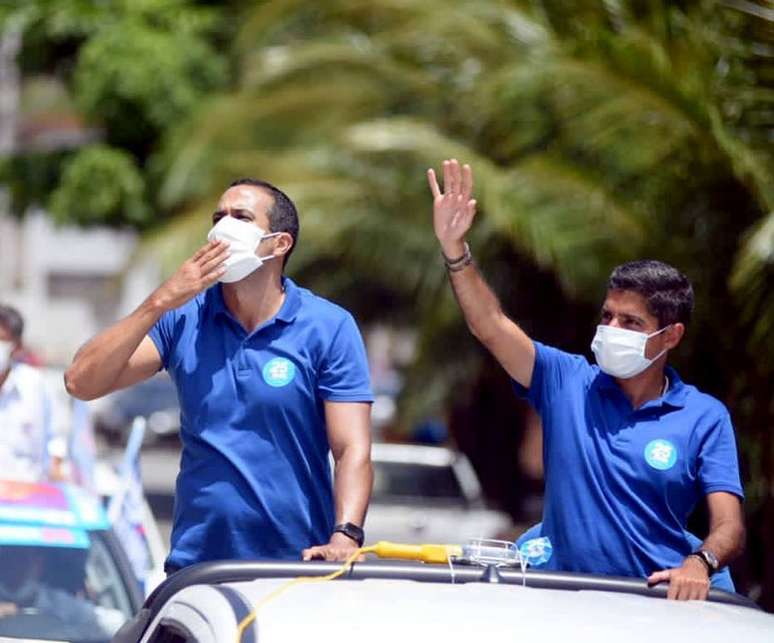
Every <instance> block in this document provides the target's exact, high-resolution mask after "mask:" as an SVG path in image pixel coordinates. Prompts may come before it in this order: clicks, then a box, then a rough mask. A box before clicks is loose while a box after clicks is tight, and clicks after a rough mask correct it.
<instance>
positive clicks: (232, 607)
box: [114, 561, 774, 643]
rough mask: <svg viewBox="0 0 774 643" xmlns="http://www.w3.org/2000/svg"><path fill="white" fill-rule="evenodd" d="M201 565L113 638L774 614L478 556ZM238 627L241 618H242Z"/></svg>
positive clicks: (462, 634) (713, 633) (596, 629)
mask: <svg viewBox="0 0 774 643" xmlns="http://www.w3.org/2000/svg"><path fill="white" fill-rule="evenodd" d="M340 569H341V567H340V565H339V564H337V563H326V562H316V561H314V562H295V561H294V562H237V561H225V562H221V563H201V564H199V565H193V566H191V567H189V568H186V569H183V570H181V571H180V572H177V573H176V574H173V575H172V576H171V577H170V578H168V579H167V580H165V581H164V583H162V584H161V585H160V586H159V587H158V588H157V589H156V591H155V592H154V593H153V594H152V595H151V596H150V597H149V598H148V600H147V601H146V603H145V606H144V608H143V609H142V610H141V611H140V613H139V614H138V615H137V617H135V619H133V620H132V621H131V622H130V623H127V624H126V625H125V626H124V627H123V628H122V629H121V631H120V632H119V633H118V634H117V635H116V638H115V639H114V643H136V642H137V641H140V642H141V643H167V642H174V643H194V642H195V643H238V642H239V641H241V642H243V643H249V642H256V641H261V643H274V642H277V641H315V643H326V642H328V641H330V642H336V643H340V641H341V640H342V638H345V639H346V638H356V639H358V640H364V641H390V642H393V641H443V642H444V643H458V642H459V643H463V642H464V643H469V642H470V641H478V640H487V641H541V642H542V643H566V642H568V641H573V642H574V643H621V642H622V641H626V642H627V643H652V642H653V641H654V639H655V640H658V641H659V643H684V641H688V640H692V639H694V638H696V636H697V633H700V636H701V639H702V643H728V642H729V641H744V643H769V642H770V641H771V640H772V638H771V637H772V633H774V616H772V615H770V614H765V613H763V612H762V611H760V610H759V609H757V607H756V606H755V605H754V604H753V603H752V602H751V601H750V600H749V599H746V598H744V597H742V596H738V595H736V594H729V593H726V592H723V591H719V590H712V591H711V593H710V597H709V601H707V602H699V601H685V602H678V601H667V600H665V599H664V596H665V595H666V587H664V586H663V585H660V586H656V587H648V585H647V583H646V581H645V579H631V578H616V577H603V576H592V575H587V574H565V573H560V572H545V571H542V572H541V571H531V570H529V569H527V570H526V571H522V570H521V569H520V568H518V567H511V568H503V567H499V568H498V567H494V566H492V565H490V566H477V565H475V564H467V565H464V564H456V563H455V564H454V566H453V568H452V567H451V566H450V565H447V564H440V565H433V564H423V563H414V562H392V561H376V562H370V561H366V562H361V563H357V564H355V565H354V566H353V567H352V568H351V569H350V570H348V571H345V572H344V573H343V575H342V576H341V577H340V579H339V580H333V581H331V582H325V579H324V578H323V576H324V575H326V574H332V573H334V572H336V571H337V570H340ZM240 624H241V627H240Z"/></svg>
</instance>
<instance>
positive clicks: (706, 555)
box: [702, 549, 718, 570]
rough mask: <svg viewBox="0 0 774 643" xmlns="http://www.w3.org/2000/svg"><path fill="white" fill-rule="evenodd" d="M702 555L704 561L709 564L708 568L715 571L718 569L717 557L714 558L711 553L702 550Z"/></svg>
mask: <svg viewBox="0 0 774 643" xmlns="http://www.w3.org/2000/svg"><path fill="white" fill-rule="evenodd" d="M702 554H704V559H705V560H706V561H707V562H708V563H709V564H710V567H712V569H714V570H717V568H718V557H717V556H715V554H713V553H712V552H711V551H707V550H706V549H703V550H702Z"/></svg>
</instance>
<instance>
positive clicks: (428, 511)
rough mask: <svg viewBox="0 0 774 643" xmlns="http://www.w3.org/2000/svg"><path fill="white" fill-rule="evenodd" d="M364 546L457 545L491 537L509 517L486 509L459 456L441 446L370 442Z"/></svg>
mask: <svg viewBox="0 0 774 643" xmlns="http://www.w3.org/2000/svg"><path fill="white" fill-rule="evenodd" d="M371 458H372V461H373V466H374V488H373V493H372V495H371V504H370V507H369V509H368V516H367V518H366V523H365V533H366V542H376V541H379V540H389V541H393V542H404V543H419V542H424V543H456V542H466V541H467V540H469V539H471V538H496V537H498V536H500V535H502V534H503V533H505V532H506V531H507V530H508V529H509V527H510V526H511V519H510V517H509V516H508V515H507V514H505V513H503V512H501V511H496V510H494V509H490V508H488V507H487V506H486V504H485V502H484V498H483V495H482V492H481V485H480V484H479V482H478V478H477V477H476V473H475V471H473V467H472V466H471V464H470V461H469V460H468V459H467V457H465V455H464V454H462V453H460V452H458V451H455V450H453V449H449V448H446V447H431V446H420V445H415V444H380V443H377V444H374V445H373V447H372V449H371Z"/></svg>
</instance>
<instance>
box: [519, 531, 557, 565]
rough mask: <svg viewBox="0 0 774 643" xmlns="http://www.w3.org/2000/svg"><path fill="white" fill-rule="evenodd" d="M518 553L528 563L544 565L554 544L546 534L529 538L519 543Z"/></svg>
mask: <svg viewBox="0 0 774 643" xmlns="http://www.w3.org/2000/svg"><path fill="white" fill-rule="evenodd" d="M519 553H520V554H521V558H522V560H525V561H526V562H527V564H529V565H532V566H536V565H544V564H545V563H547V562H548V561H549V560H551V555H552V554H553V553H554V546H553V545H552V544H551V540H550V539H549V538H548V537H547V536H542V537H540V538H531V539H530V540H526V541H524V542H523V543H521V547H519Z"/></svg>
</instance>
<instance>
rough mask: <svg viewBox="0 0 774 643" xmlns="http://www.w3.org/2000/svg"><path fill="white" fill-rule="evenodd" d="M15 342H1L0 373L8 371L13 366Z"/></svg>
mask: <svg viewBox="0 0 774 643" xmlns="http://www.w3.org/2000/svg"><path fill="white" fill-rule="evenodd" d="M13 347H14V344H13V342H6V341H3V340H0V373H3V372H5V371H6V369H7V368H8V367H9V366H10V365H11V353H13Z"/></svg>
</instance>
